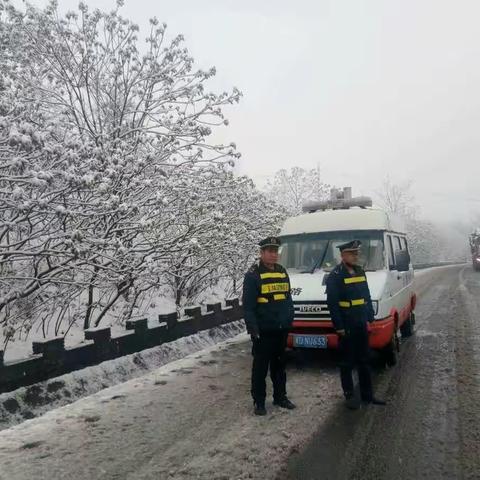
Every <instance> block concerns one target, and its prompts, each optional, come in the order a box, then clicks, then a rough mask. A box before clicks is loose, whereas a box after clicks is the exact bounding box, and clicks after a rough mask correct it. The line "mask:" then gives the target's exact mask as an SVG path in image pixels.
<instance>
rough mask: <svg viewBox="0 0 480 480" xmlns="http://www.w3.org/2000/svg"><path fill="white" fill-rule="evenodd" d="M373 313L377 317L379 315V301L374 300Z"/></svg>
mask: <svg viewBox="0 0 480 480" xmlns="http://www.w3.org/2000/svg"><path fill="white" fill-rule="evenodd" d="M372 307H373V313H374V314H375V315H376V314H377V313H378V300H372Z"/></svg>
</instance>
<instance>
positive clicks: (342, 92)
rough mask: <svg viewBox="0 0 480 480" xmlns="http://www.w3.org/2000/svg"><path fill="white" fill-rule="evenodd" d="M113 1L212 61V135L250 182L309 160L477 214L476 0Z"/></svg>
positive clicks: (359, 188) (202, 60)
mask: <svg viewBox="0 0 480 480" xmlns="http://www.w3.org/2000/svg"><path fill="white" fill-rule="evenodd" d="M32 3H34V4H37V5H44V4H45V3H46V2H44V1H42V0H36V1H33V2H32ZM86 3H88V4H89V5H93V4H94V5H95V6H96V7H98V8H101V9H107V10H109V9H111V8H112V7H113V5H114V1H113V0H97V1H95V2H93V1H88V0H87V2H86ZM59 4H60V9H61V10H68V9H74V8H75V7H76V6H77V4H78V1H76V0H59ZM121 11H122V14H123V16H126V17H128V18H131V19H132V20H133V21H135V22H136V23H138V24H139V25H140V27H146V25H147V21H148V18H149V17H151V16H154V15H155V16H157V17H158V19H159V20H160V21H162V22H163V21H165V22H166V23H167V24H168V26H169V32H170V34H171V35H173V34H176V33H183V34H184V35H185V38H186V44H187V47H188V48H189V49H190V51H191V52H192V54H193V56H194V58H195V59H196V61H197V63H198V65H199V66H201V67H208V66H212V65H215V66H216V67H217V72H218V75H217V78H216V79H215V81H214V83H213V84H212V88H213V89H218V88H222V89H229V87H232V86H237V87H238V88H240V90H241V91H242V92H243V94H244V97H243V98H242V101H241V103H240V105H238V106H235V107H234V108H231V109H229V110H228V111H227V116H228V118H229V119H230V126H229V127H228V128H227V129H225V130H224V131H222V133H221V134H220V136H221V138H222V139H223V140H225V141H229V142H230V141H234V142H236V143H237V146H238V149H239V151H241V152H242V159H241V160H240V161H239V163H238V171H239V172H240V173H245V174H248V175H250V176H252V177H253V178H254V179H255V180H256V181H257V182H258V183H260V184H261V183H262V182H264V180H265V178H266V177H267V176H268V175H271V174H272V173H273V172H274V171H276V170H278V169H280V168H288V167H290V166H294V165H298V166H301V167H304V168H313V167H316V166H317V164H318V165H320V167H321V170H322V172H323V174H324V179H325V181H326V182H328V183H331V184H335V185H337V186H346V185H349V186H352V187H353V189H354V194H359V195H360V194H370V193H372V192H373V191H375V190H378V189H379V188H380V184H381V182H382V179H383V178H384V177H385V175H387V174H388V175H389V176H390V179H391V180H398V181H404V180H406V179H412V180H413V182H414V185H413V193H414V195H415V197H416V201H417V203H418V204H419V205H420V207H421V212H422V214H423V216H425V217H429V218H431V219H433V220H439V219H444V220H446V221H450V220H452V221H453V220H469V219H470V218H471V216H472V215H474V214H475V213H476V212H477V211H478V212H480V195H478V193H477V192H478V185H479V184H480V167H479V165H480V162H479V152H480V133H479V124H480V108H479V107H480V92H479V89H480V55H479V54H480V29H479V28H478V23H479V18H480V2H478V1H476V0H471V1H468V0H455V1H453V0H452V1H446V0H445V1H444V0H423V1H422V0H388V1H385V0H370V1H368V0H365V1H362V0H348V1H346V0H345V1H342V0H331V1H325V0H297V1H295V2H292V1H284V0H262V1H261V2H260V1H258V0H257V1H254V0H235V1H233V0H203V1H199V0H184V1H182V0H176V1H169V2H166V1H162V0H135V1H133V0H126V2H125V6H124V7H123V8H122V10H121Z"/></svg>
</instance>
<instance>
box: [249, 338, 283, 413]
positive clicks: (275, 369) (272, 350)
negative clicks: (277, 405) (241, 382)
mask: <svg viewBox="0 0 480 480" xmlns="http://www.w3.org/2000/svg"><path fill="white" fill-rule="evenodd" d="M287 337H288V333H287V332H262V333H261V334H260V338H258V339H256V340H254V341H253V346H252V355H253V364H252V390H251V392H252V397H253V400H254V402H255V403H263V402H265V397H266V395H267V393H266V388H267V387H266V384H265V379H266V377H267V373H268V367H270V378H271V379H272V383H273V399H274V400H280V399H282V398H283V397H285V396H286V395H287V390H286V383H287V374H286V373H285V364H286V359H285V347H286V346H287Z"/></svg>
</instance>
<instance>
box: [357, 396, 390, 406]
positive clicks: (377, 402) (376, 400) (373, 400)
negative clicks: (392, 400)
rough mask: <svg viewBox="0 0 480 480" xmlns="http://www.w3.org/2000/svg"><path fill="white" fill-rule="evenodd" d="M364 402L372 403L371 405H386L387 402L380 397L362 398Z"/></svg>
mask: <svg viewBox="0 0 480 480" xmlns="http://www.w3.org/2000/svg"><path fill="white" fill-rule="evenodd" d="M362 402H363V403H366V404H370V405H381V406H385V405H386V404H387V402H386V401H385V400H380V399H379V398H375V397H373V398H371V399H370V400H362Z"/></svg>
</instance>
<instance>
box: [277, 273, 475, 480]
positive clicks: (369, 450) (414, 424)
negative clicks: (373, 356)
mask: <svg viewBox="0 0 480 480" xmlns="http://www.w3.org/2000/svg"><path fill="white" fill-rule="evenodd" d="M432 275H434V276H433V277H432ZM428 276H429V277H430V278H431V282H430V283H429V284H428V286H427V284H426V283H425V282H423V286H422V287H421V289H422V290H423V291H424V293H423V295H422V296H421V300H420V302H419V305H418V306H417V333H416V335H415V336H414V337H412V338H410V339H408V340H407V341H406V342H405V344H404V345H402V352H401V358H400V365H399V366H400V368H398V367H397V368H394V369H392V370H390V371H389V372H386V373H385V374H383V375H380V376H377V389H379V390H380V391H381V393H382V394H383V395H384V396H386V397H387V399H388V400H389V405H388V406H387V407H386V408H379V407H370V408H367V409H362V410H361V411H358V412H346V411H344V410H343V409H338V410H337V411H336V412H335V413H334V414H333V415H332V416H331V417H330V418H329V420H328V421H327V422H326V423H325V424H324V425H323V426H322V428H321V429H320V431H319V432H318V433H317V434H316V435H315V436H314V438H313V439H312V441H311V442H310V443H309V445H308V446H307V448H305V449H304V450H303V451H302V452H301V453H300V454H299V455H293V456H292V458H291V459H290V463H289V467H288V473H287V474H286V475H282V476H281V477H280V478H282V479H286V478H288V479H292V480H293V479H300V478H301V479H302V480H310V479H311V480H314V479H315V480H317V479H320V478H321V479H332V480H333V479H335V480H339V479H347V478H348V479H351V480H355V479H358V480H363V479H368V480H387V479H388V480H403V479H419V478H423V479H432V480H433V479H434V480H440V479H445V480H447V479H448V480H450V479H472V480H473V479H477V480H478V479H479V478H480V407H479V406H480V274H479V273H478V272H473V270H472V268H471V266H468V267H454V268H449V269H444V270H438V271H436V272H434V273H433V274H432V273H431V272H430V273H428ZM420 279H422V280H425V279H426V277H423V276H422V277H420Z"/></svg>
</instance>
